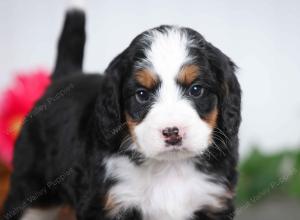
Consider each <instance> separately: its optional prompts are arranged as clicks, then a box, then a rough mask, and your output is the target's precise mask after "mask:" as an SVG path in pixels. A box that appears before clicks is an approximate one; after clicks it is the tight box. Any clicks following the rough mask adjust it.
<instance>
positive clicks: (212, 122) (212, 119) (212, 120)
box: [204, 107, 219, 128]
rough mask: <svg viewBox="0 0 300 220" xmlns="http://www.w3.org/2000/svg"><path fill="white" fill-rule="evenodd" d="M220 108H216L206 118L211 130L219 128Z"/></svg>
mask: <svg viewBox="0 0 300 220" xmlns="http://www.w3.org/2000/svg"><path fill="white" fill-rule="evenodd" d="M218 114H219V111H218V108H217V107H215V108H214V109H213V110H212V111H211V112H210V113H208V114H207V115H206V116H205V117H204V121H206V123H207V124H208V125H209V126H210V127H211V128H215V127H216V126H217V119H218Z"/></svg>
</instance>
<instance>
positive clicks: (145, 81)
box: [135, 70, 158, 89]
mask: <svg viewBox="0 0 300 220" xmlns="http://www.w3.org/2000/svg"><path fill="white" fill-rule="evenodd" d="M135 78H136V80H137V81H138V82H139V83H140V84H141V85H142V86H144V87H145V88H147V89H152V88H153V87H154V86H155V85H156V84H157V83H158V78H157V76H156V75H155V74H154V73H152V72H150V71H149V70H140V71H138V72H137V73H136V74H135Z"/></svg>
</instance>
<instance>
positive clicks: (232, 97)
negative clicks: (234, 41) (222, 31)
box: [207, 43, 241, 136]
mask: <svg viewBox="0 0 300 220" xmlns="http://www.w3.org/2000/svg"><path fill="white" fill-rule="evenodd" d="M207 51H208V60H209V63H210V67H211V69H212V71H213V72H214V73H215V74H216V76H217V78H218V81H219V83H220V85H221V89H220V94H219V100H220V102H219V107H220V115H221V119H220V125H219V126H221V127H222V130H224V131H225V132H226V133H227V134H228V135H230V136H232V135H236V134H237V133H238V130H239V126H240V122H241V89H240V84H239V82H238V80H237V77H236V75H235V70H236V65H235V64H234V63H233V62H232V61H231V60H230V58H229V57H227V56H226V55H225V54H223V53H222V52H221V51H220V50H219V49H217V48H216V47H214V46H213V45H212V44H210V43H208V45H207Z"/></svg>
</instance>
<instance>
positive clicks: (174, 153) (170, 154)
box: [155, 145, 195, 160]
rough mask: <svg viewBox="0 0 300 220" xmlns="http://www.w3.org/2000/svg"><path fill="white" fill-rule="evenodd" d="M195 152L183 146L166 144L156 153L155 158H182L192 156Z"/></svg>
mask: <svg viewBox="0 0 300 220" xmlns="http://www.w3.org/2000/svg"><path fill="white" fill-rule="evenodd" d="M194 156H195V153H194V152H191V151H190V150H188V148H185V147H183V146H178V145H174V146H168V147H167V148H166V149H165V150H164V151H162V152H160V153H158V154H157V155H156V156H155V158H156V159H158V160H183V159H187V158H191V157H194Z"/></svg>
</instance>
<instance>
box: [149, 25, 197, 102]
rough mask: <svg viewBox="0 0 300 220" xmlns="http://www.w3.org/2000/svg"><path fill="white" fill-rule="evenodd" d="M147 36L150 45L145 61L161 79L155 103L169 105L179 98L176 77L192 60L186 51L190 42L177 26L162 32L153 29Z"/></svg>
mask: <svg viewBox="0 0 300 220" xmlns="http://www.w3.org/2000/svg"><path fill="white" fill-rule="evenodd" d="M149 38H150V40H151V45H150V48H149V49H147V50H146V51H145V53H146V61H147V64H148V65H149V66H150V68H151V69H152V71H153V72H154V73H156V74H157V75H158V76H159V79H160V80H161V87H160V89H159V91H158V96H157V103H164V104H167V105H170V104H172V103H174V102H176V101H178V100H180V99H181V91H180V87H179V86H178V85H177V83H176V78H177V75H178V73H179V72H180V69H181V68H182V66H183V65H184V64H186V63H188V62H191V60H192V58H191V57H190V56H189V51H188V44H189V43H190V42H189V40H188V37H187V34H186V33H185V32H184V31H183V30H182V29H180V28H179V27H172V28H167V29H166V30H164V31H163V32H160V31H157V30H154V31H152V32H151V33H150V36H149Z"/></svg>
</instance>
